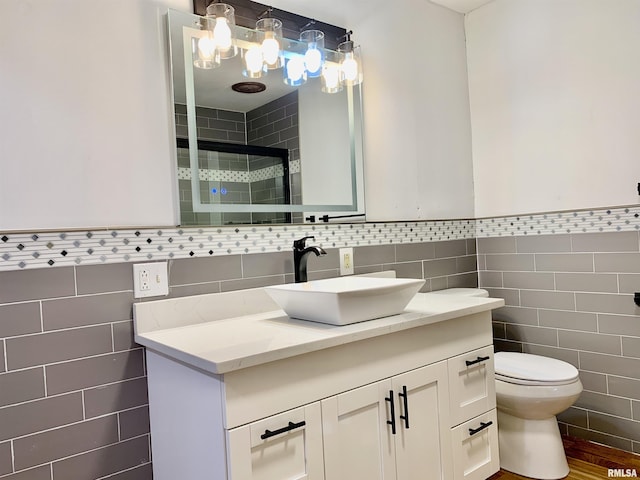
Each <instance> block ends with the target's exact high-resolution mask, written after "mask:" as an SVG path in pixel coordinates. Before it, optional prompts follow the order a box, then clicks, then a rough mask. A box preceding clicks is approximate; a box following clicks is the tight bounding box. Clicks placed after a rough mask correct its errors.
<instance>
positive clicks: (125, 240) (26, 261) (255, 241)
mask: <svg viewBox="0 0 640 480" xmlns="http://www.w3.org/2000/svg"><path fill="white" fill-rule="evenodd" d="M307 235H313V236H315V242H314V243H315V244H316V245H320V246H321V247H323V248H339V247H345V246H366V245H386V244H397V243H419V242H430V241H441V240H455V239H466V238H474V237H475V222H474V221H473V220H443V221H433V222H398V223H351V224H316V225H311V224H304V225H286V226H285V225H278V226H271V227H267V226H251V225H249V226H244V227H237V228H234V227H209V228H198V227H194V228H160V229H138V230H131V229H118V230H91V231H68V232H45V233H6V234H3V233H0V271H5V270H21V269H30V268H47V267H57V266H69V265H91V264H99V263H118V262H140V261H149V260H168V259H177V258H198V257H209V256H214V255H234V254H236V255H237V254H250V253H268V252H280V251H289V250H291V248H292V243H293V240H295V239H297V238H300V237H303V236H307Z"/></svg>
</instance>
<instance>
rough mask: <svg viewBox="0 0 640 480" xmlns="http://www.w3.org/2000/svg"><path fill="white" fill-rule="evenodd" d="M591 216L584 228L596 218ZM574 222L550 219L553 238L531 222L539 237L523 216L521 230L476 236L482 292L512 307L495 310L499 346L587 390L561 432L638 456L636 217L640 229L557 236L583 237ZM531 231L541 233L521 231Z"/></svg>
mask: <svg viewBox="0 0 640 480" xmlns="http://www.w3.org/2000/svg"><path fill="white" fill-rule="evenodd" d="M631 213H633V212H631ZM605 216H606V215H605ZM611 216H613V215H611ZM544 217H545V219H546V218H547V216H546V215H545V216H544ZM549 217H550V218H552V217H551V216H549ZM585 217H586V223H585V222H583V221H581V220H580V219H578V220H577V221H578V223H579V224H580V226H581V225H584V224H588V222H589V221H590V218H594V217H593V216H590V215H589V214H586V215H585ZM569 218H571V222H570V223H566V222H565V220H562V221H558V222H555V220H551V221H552V222H554V228H555V229H556V230H557V231H558V233H557V234H555V235H544V234H537V232H536V230H537V229H538V226H537V224H536V222H529V223H530V224H531V225H536V227H535V229H534V230H533V232H531V228H533V227H531V228H529V227H526V226H525V225H524V224H523V221H522V220H521V219H518V220H520V221H516V224H517V228H518V229H519V233H518V234H516V235H514V234H513V233H511V234H505V236H496V237H493V238H479V239H478V265H479V270H480V271H479V277H480V279H479V283H480V286H481V287H484V288H486V289H488V290H489V292H490V293H491V296H494V297H502V298H504V299H505V301H506V306H505V307H504V308H502V309H499V310H496V311H495V312H494V338H495V345H496V349H497V350H512V351H522V352H527V353H534V354H541V355H546V356H550V357H555V358H559V359H561V360H565V361H567V362H570V363H572V364H573V365H575V366H576V367H577V368H578V369H579V371H580V378H581V380H582V383H583V385H584V392H583V393H582V395H581V396H580V398H579V400H578V401H577V403H576V404H575V406H574V407H572V408H570V409H569V410H567V411H566V412H565V413H563V414H561V415H560V416H559V420H560V425H561V431H562V432H563V433H567V434H569V435H572V436H576V437H583V438H586V439H589V440H592V441H596V442H599V443H604V444H606V445H611V446H614V447H618V448H622V449H624V450H627V451H634V452H636V453H640V307H637V306H636V305H635V303H634V300H633V293H634V292H637V291H640V239H639V234H638V231H637V230H638V225H637V222H638V220H637V218H638V215H637V214H635V216H632V215H630V216H629V218H631V219H632V221H633V222H635V223H636V225H635V227H633V224H631V227H630V229H631V230H634V228H635V231H613V232H610V233H606V232H603V233H571V234H567V233H564V234H563V233H559V232H563V231H566V230H567V229H569V230H571V229H573V230H574V231H580V228H575V227H578V226H579V225H578V224H576V225H575V227H574V221H576V220H575V219H574V217H573V216H569ZM556 220H557V217H556ZM601 220H602V218H601ZM604 220H605V221H604V222H602V224H603V225H605V226H606V222H607V219H606V218H605V219H604ZM478 222H479V221H478ZM502 223H503V224H504V225H506V227H507V228H509V229H512V230H514V229H515V227H514V223H512V222H509V221H507V222H502ZM538 223H540V222H538ZM626 223H627V224H629V221H627V222H626ZM621 224H622V225H624V223H622V222H621ZM484 225H485V227H484V228H486V226H487V225H491V222H484ZM478 227H479V231H480V229H482V228H483V227H482V225H481V224H480V223H479V225H478ZM521 227H524V228H521ZM502 228H505V227H504V226H503V227H502ZM618 229H621V228H620V227H618ZM527 231H529V232H531V233H533V235H531V234H528V235H526V236H525V235H523V233H526V232H527ZM480 235H481V234H480Z"/></svg>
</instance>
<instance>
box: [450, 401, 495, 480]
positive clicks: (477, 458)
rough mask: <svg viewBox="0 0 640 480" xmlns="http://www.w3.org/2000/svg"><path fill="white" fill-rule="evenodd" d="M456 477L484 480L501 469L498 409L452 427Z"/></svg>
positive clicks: (456, 478) (464, 479)
mask: <svg viewBox="0 0 640 480" xmlns="http://www.w3.org/2000/svg"><path fill="white" fill-rule="evenodd" d="M451 437H452V442H453V455H454V457H455V459H456V461H455V464H454V467H453V468H454V475H453V478H454V480H484V479H485V478H488V477H490V476H491V475H493V474H494V473H496V472H497V471H498V470H499V469H500V459H499V458H498V425H497V420H496V410H495V409H493V410H490V411H489V412H487V413H484V414H482V415H479V416H477V417H476V418H474V419H472V420H469V421H468V422H465V423H463V424H461V425H458V426H457V427H456V428H454V429H453V430H452V436H451Z"/></svg>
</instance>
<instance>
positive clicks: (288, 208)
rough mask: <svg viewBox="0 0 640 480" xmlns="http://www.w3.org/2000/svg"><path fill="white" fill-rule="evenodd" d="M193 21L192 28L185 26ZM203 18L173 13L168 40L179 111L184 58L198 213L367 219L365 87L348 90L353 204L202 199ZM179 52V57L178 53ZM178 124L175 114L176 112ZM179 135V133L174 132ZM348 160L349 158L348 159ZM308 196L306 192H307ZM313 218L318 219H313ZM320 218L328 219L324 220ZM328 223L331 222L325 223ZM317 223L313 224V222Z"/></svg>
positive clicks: (238, 31) (242, 31)
mask: <svg viewBox="0 0 640 480" xmlns="http://www.w3.org/2000/svg"><path fill="white" fill-rule="evenodd" d="M187 19H189V22H188V23H189V25H185V23H187ZM200 19H201V17H200V16H198V15H195V14H190V13H185V12H180V11H175V10H169V13H168V14H167V24H168V36H169V53H170V59H171V83H172V93H173V105H174V109H175V104H176V103H175V99H176V92H175V84H176V81H175V80H174V76H175V75H179V74H180V72H179V71H178V69H177V68H176V67H175V66H174V63H173V62H174V61H175V60H174V59H175V57H176V55H175V53H177V49H178V48H179V49H180V50H181V55H180V56H182V57H183V63H184V65H183V68H184V78H185V93H186V111H187V141H188V144H189V161H190V170H191V195H192V201H193V210H192V211H193V212H194V213H238V212H240V213H253V212H255V213H261V212H274V213H280V212H287V213H306V212H343V213H356V212H357V213H356V214H355V215H339V216H335V217H329V218H345V217H360V216H362V217H364V215H365V213H364V212H365V208H364V201H363V200H364V152H363V150H364V142H363V125H362V118H363V111H362V90H361V86H360V85H358V86H355V87H344V89H345V90H346V94H347V102H348V105H347V111H348V125H349V145H348V152H347V155H348V161H349V163H350V165H349V171H350V176H351V192H350V197H351V203H346V204H331V203H330V202H326V203H324V204H313V205H311V204H304V203H303V204H288V205H284V204H212V203H203V202H202V199H201V197H200V187H199V176H198V171H199V166H198V148H197V145H198V134H197V126H196V104H195V94H196V92H195V85H194V66H193V50H192V42H193V41H194V38H199V37H200V36H202V35H203V34H204V32H203V31H202V30H200V28H199V25H200ZM172 22H180V24H182V38H181V39H179V40H180V42H179V43H180V45H177V43H178V39H177V38H173V37H172V35H171V33H172V30H171V27H172ZM235 28H236V38H241V36H242V35H243V34H247V33H251V32H252V30H251V29H249V28H246V27H242V26H236V27H235ZM287 41H288V42H291V43H294V44H295V43H299V42H297V41H294V40H289V39H287ZM174 52H175V53H174ZM327 54H328V55H334V52H333V51H330V50H327ZM174 120H175V111H174ZM174 128H175V122H174ZM174 132H175V130H174ZM345 157H346V155H345ZM303 196H304V189H303ZM309 218H315V216H310V217H309ZM320 218H325V219H326V218H327V216H326V215H325V217H320ZM325 221H327V220H325ZM312 222H313V220H312Z"/></svg>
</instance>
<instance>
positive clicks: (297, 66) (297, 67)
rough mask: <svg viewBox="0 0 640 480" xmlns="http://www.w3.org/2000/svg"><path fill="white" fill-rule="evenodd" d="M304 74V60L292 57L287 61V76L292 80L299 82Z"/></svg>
mask: <svg viewBox="0 0 640 480" xmlns="http://www.w3.org/2000/svg"><path fill="white" fill-rule="evenodd" d="M303 75H304V60H303V59H302V57H294V58H292V59H290V60H289V61H288V62H287V78H288V79H289V80H290V81H291V82H293V83H297V82H300V81H301V79H302V77H303Z"/></svg>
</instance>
